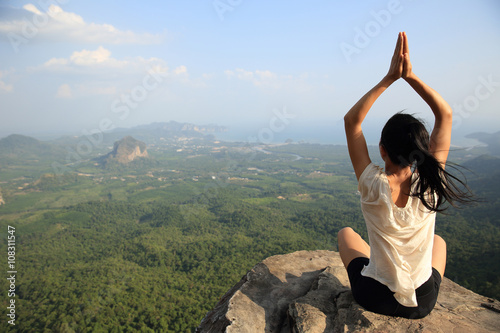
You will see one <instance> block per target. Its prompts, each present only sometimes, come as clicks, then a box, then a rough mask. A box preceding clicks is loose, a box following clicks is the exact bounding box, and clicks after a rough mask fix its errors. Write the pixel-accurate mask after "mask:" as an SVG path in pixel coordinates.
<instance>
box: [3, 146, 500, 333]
mask: <svg viewBox="0 0 500 333" xmlns="http://www.w3.org/2000/svg"><path fill="white" fill-rule="evenodd" d="M159 142H160V141H159ZM99 148H100V149H96V150H95V151H93V154H94V155H93V156H89V158H88V160H82V161H81V162H80V163H78V164H72V165H68V166H67V172H65V173H63V174H53V173H50V172H46V173H45V174H43V173H42V174H40V170H39V169H38V168H40V167H42V168H43V167H44V165H45V164H42V165H37V164H36V163H35V162H33V163H27V164H19V165H17V166H12V167H10V168H0V180H2V184H1V185H0V187H1V189H0V192H1V194H2V196H3V199H4V201H5V204H3V205H1V206H0V228H2V230H8V229H7V228H8V226H11V227H13V228H15V231H14V232H13V233H14V234H15V237H16V244H15V250H16V256H15V262H16V268H17V272H18V274H17V279H16V282H15V284H16V289H15V294H16V295H15V300H16V303H15V304H16V309H15V312H16V316H17V317H16V326H15V327H13V326H2V328H4V327H7V331H10V332H14V331H20V332H43V331H54V332H136V331H143V332H191V331H192V330H193V329H194V328H195V327H196V326H197V325H198V324H199V322H200V320H201V319H202V318H203V316H204V315H205V314H206V313H207V312H208V311H209V310H210V309H211V308H212V307H213V306H214V305H215V304H216V303H217V301H218V300H219V299H220V297H221V296H222V295H223V294H224V293H225V292H226V291H227V290H228V289H229V288H230V287H231V286H233V285H234V284H235V283H236V282H237V281H239V280H240V279H241V277H242V276H243V275H244V274H245V273H246V272H247V271H248V270H249V269H251V268H252V267H253V266H254V265H255V264H256V263H258V262H260V261H262V260H263V259H264V258H267V257H269V256H272V255H275V254H283V253H290V252H295V251H298V250H316V249H327V250H337V245H336V235H337V232H338V230H339V229H340V228H342V227H345V226H351V227H353V228H354V229H356V230H357V231H359V232H360V233H361V235H362V236H364V237H366V230H365V229H364V228H365V227H364V221H363V218H362V214H361V211H360V208H359V196H358V194H357V190H356V189H357V183H356V179H355V176H354V174H353V172H352V167H351V165H350V162H349V159H348V156H347V149H346V147H345V146H331V145H312V144H286V145H277V146H265V147H252V146H249V145H247V144H241V143H224V142H217V141H214V140H212V139H210V138H209V137H203V138H192V139H189V138H187V139H186V138H179V139H175V140H162V141H161V142H160V143H157V144H148V145H147V150H148V154H149V155H150V157H151V158H152V159H154V161H155V163H151V164H144V163H140V162H138V161H133V162H131V163H129V164H127V165H126V166H123V167H121V168H115V169H105V168H101V167H99V166H98V165H95V160H93V158H95V157H98V156H99V154H102V151H109V147H108V146H106V147H99ZM101 148H102V149H101ZM371 148H373V152H374V156H375V154H376V152H377V149H376V147H371ZM485 153H486V151H485V150H484V149H476V150H470V151H462V150H459V151H454V152H452V154H451V159H452V160H454V161H456V162H458V163H460V164H465V162H467V161H470V162H468V163H469V165H470V168H471V169H475V172H476V174H475V177H474V178H471V181H470V185H471V187H472V188H473V189H474V190H475V191H476V192H477V193H478V194H479V195H480V196H482V197H484V198H485V200H484V201H482V202H480V203H479V204H478V205H477V206H476V207H468V208H464V209H461V210H456V209H450V210H449V212H448V215H440V216H439V217H438V220H437V224H436V229H437V232H438V233H439V234H440V235H441V236H443V238H444V239H445V240H446V241H447V244H448V251H449V253H448V266H447V271H446V276H447V277H449V278H451V279H453V280H455V281H456V282H458V283H460V284H461V285H463V286H465V287H467V288H470V289H472V290H473V291H476V292H478V293H480V294H484V295H487V296H490V297H495V298H500V280H499V276H500V241H499V240H500V220H499V217H498V214H497V212H498V211H499V208H500V207H499V202H498V198H499V195H498V194H499V189H500V187H499V186H494V184H495V183H494V179H498V178H494V177H498V172H496V171H495V172H496V173H495V172H494V170H491V169H489V168H488V167H487V163H485V162H484V159H485V157H481V158H482V159H483V160H476V161H474V159H475V158H478V157H480V156H481V155H483V154H485ZM48 160H50V159H48ZM52 160H53V161H54V160H55V161H59V160H57V157H52ZM491 160H492V164H491V165H492V167H495V162H494V161H495V160H494V159H491ZM478 161H479V163H478ZM136 162H137V163H136ZM476 164H477V165H478V166H480V167H481V168H484V169H481V168H475V167H474V168H473V167H472V166H473V165H476ZM48 165H50V164H48ZM492 175H493V177H492ZM3 235H4V236H3V237H2V239H1V244H2V248H3V249H4V252H5V251H6V246H7V238H6V235H7V234H6V231H4V233H3ZM4 258H5V257H4ZM4 274H5V273H4ZM0 288H2V290H9V285H8V281H7V279H5V278H3V279H0ZM1 302H2V303H1V305H2V306H3V307H4V309H6V307H7V306H8V303H7V302H9V298H2V300H1Z"/></svg>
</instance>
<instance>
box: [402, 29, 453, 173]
mask: <svg viewBox="0 0 500 333" xmlns="http://www.w3.org/2000/svg"><path fill="white" fill-rule="evenodd" d="M402 77H403V79H404V80H405V81H406V82H408V84H409V85H410V86H411V87H412V88H413V90H415V91H416V92H417V93H418V94H419V95H420V97H422V99H423V100H424V101H425V102H426V103H427V105H429V107H430V108H431V110H432V112H433V113H434V118H435V122H434V128H433V130H432V133H431V138H430V152H431V153H432V155H434V157H435V158H436V159H437V160H438V161H439V162H440V163H441V164H442V167H443V168H444V166H445V163H446V160H447V158H448V152H449V150H450V143H451V127H452V113H453V112H452V109H451V107H450V105H449V104H448V103H447V102H446V101H445V100H444V99H443V97H441V95H439V94H438V93H437V92H436V91H435V90H434V89H432V88H431V87H429V86H428V85H427V84H425V83H424V82H423V81H422V80H421V79H419V78H418V77H417V76H416V75H415V74H414V73H413V69H412V65H411V62H410V52H409V49H408V38H407V37H406V33H403V73H402Z"/></svg>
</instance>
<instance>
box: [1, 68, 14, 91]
mask: <svg viewBox="0 0 500 333" xmlns="http://www.w3.org/2000/svg"><path fill="white" fill-rule="evenodd" d="M4 75H5V73H2V71H0V93H2V92H3V93H10V92H12V91H14V87H13V86H12V85H11V84H7V83H5V81H4V80H3V79H2V77H3V76H4Z"/></svg>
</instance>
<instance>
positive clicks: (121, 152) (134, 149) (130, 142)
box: [103, 136, 149, 164]
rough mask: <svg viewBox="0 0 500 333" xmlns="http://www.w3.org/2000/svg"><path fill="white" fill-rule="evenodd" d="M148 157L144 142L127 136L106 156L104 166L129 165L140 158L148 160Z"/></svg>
mask: <svg viewBox="0 0 500 333" xmlns="http://www.w3.org/2000/svg"><path fill="white" fill-rule="evenodd" d="M148 156H149V155H148V151H147V148H146V144H145V143H144V142H142V141H139V140H136V139H134V138H133V137H132V136H126V137H124V138H123V139H121V140H118V141H116V142H115V143H114V145H113V150H112V151H111V152H110V153H108V154H107V155H105V156H104V157H103V160H104V164H107V163H109V162H118V163H122V164H128V163H130V162H132V161H133V160H135V159H137V158H139V157H143V158H147V157H148Z"/></svg>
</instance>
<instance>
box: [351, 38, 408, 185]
mask: <svg viewBox="0 0 500 333" xmlns="http://www.w3.org/2000/svg"><path fill="white" fill-rule="evenodd" d="M403 61H404V57H403V34H402V33H400V34H399V36H398V42H397V44H396V48H395V50H394V54H393V56H392V60H391V66H390V68H389V72H388V73H387V75H386V76H385V77H384V78H383V79H382V80H381V81H380V82H379V83H378V84H377V85H376V86H375V87H373V88H372V89H370V91H368V92H367V93H366V94H365V95H364V96H363V97H361V99H360V100H359V101H358V102H357V103H356V104H354V106H353V107H352V108H351V109H350V110H349V112H347V113H346V115H345V116H344V126H345V133H346V139H347V148H348V150H349V156H350V158H351V163H352V166H353V168H354V173H355V174H356V178H357V179H359V177H360V176H361V174H362V173H363V171H364V170H365V168H366V167H367V166H368V165H369V164H370V163H371V159H370V156H369V154H368V148H367V146H366V140H365V137H364V135H363V130H362V128H361V124H362V123H363V120H364V119H365V117H366V115H367V114H368V111H370V109H371V107H372V105H373V103H375V101H376V100H377V99H378V98H379V96H380V95H381V94H382V93H383V92H384V91H385V90H386V89H387V88H388V87H389V86H390V85H391V84H392V83H394V82H395V81H396V80H398V79H399V78H400V77H401V76H402V74H403Z"/></svg>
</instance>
